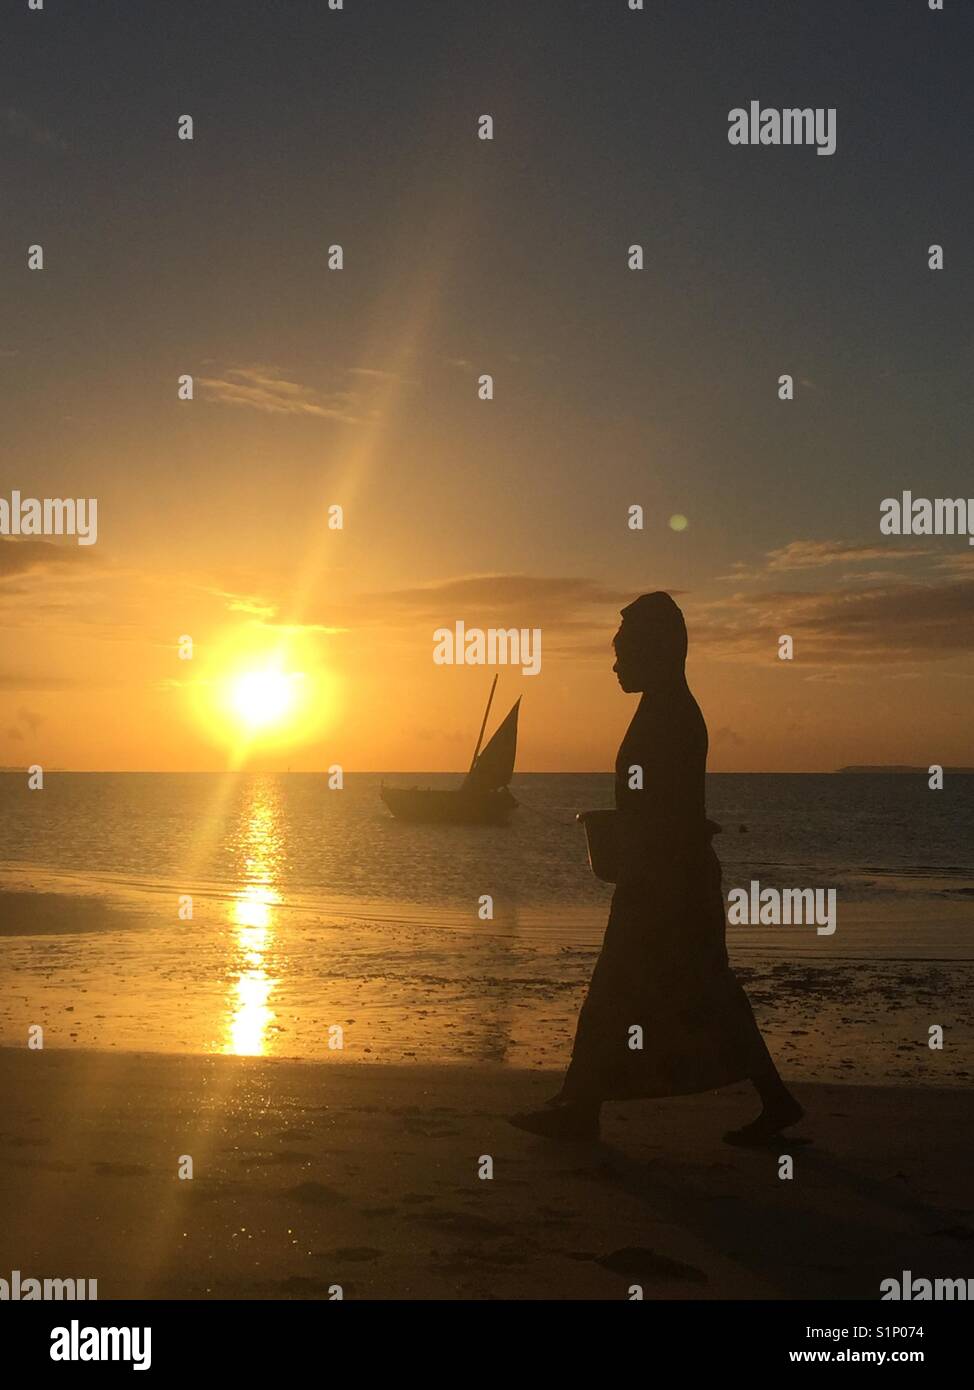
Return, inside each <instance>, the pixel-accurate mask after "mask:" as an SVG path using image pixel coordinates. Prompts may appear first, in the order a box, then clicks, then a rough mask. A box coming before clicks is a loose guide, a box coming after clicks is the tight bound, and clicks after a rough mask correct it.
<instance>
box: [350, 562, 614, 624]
mask: <svg viewBox="0 0 974 1390" xmlns="http://www.w3.org/2000/svg"><path fill="white" fill-rule="evenodd" d="M632 598H633V594H632V592H631V591H630V590H628V589H626V590H616V589H611V588H607V587H605V586H604V585H601V584H598V583H596V582H595V581H594V580H591V579H584V578H575V577H565V576H559V577H548V576H542V575H531V574H474V575H464V576H460V577H457V578H454V579H447V580H443V581H440V582H439V583H435V584H424V585H419V586H417V587H415V588H410V589H390V590H387V591H385V592H384V593H372V594H366V595H363V596H362V598H361V599H360V600H359V601H358V605H359V608H360V611H361V613H362V614H363V616H364V615H366V614H367V615H369V616H370V617H371V619H372V620H373V621H376V620H387V621H388V620H391V621H397V620H398V621H399V622H403V621H410V622H421V621H428V622H435V623H437V624H439V623H447V624H449V623H451V622H454V621H456V620H457V619H460V618H462V619H463V620H464V621H465V622H468V623H470V624H471V625H474V624H476V625H480V626H486V625H492V624H494V623H501V622H505V621H506V622H510V623H518V624H519V625H526V624H530V625H531V626H536V625H538V624H541V623H545V622H547V623H552V624H555V623H559V622H561V623H565V622H570V621H572V620H573V619H578V618H579V617H580V616H581V615H582V614H583V612H584V611H585V610H587V609H592V608H604V607H606V606H612V607H614V608H616V609H618V608H619V607H621V605H622V604H624V603H627V602H629V601H630V600H631V599H632ZM590 622H591V618H590V619H589V620H588V623H590ZM586 625H588V624H586Z"/></svg>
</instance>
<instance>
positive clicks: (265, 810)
mask: <svg viewBox="0 0 974 1390" xmlns="http://www.w3.org/2000/svg"><path fill="white" fill-rule="evenodd" d="M282 823H283V816H282V812H281V807H280V792H279V789H278V787H277V785H276V783H274V782H272V781H262V782H258V783H256V784H255V786H254V789H253V798H252V800H251V803H250V806H249V808H248V810H247V812H246V819H245V822H244V825H243V828H242V835H241V845H240V847H241V850H242V853H243V861H244V862H243V874H244V878H245V880H246V883H245V886H244V887H243V888H241V889H240V890H239V891H238V892H237V893H236V894H235V895H234V901H233V905H232V913H231V928H232V933H233V936H232V940H233V954H232V956H231V960H230V965H229V972H230V974H231V976H233V975H235V976H236V979H235V981H234V984H233V988H232V990H231V992H230V995H229V997H228V1000H227V1021H226V1032H227V1038H226V1042H225V1045H224V1049H223V1050H224V1052H227V1053H231V1054H233V1055H235V1056H238V1057H261V1056H263V1055H264V1054H265V1053H266V1052H267V1048H268V1037H267V1035H268V1031H269V1029H270V1028H271V1026H272V1025H273V1023H274V1019H275V1017H276V1015H275V1013H274V1011H273V1009H272V1008H271V1007H270V999H271V995H272V993H273V991H274V987H275V986H276V985H277V984H278V981H277V979H275V978H273V977H272V976H271V975H270V973H269V971H268V968H267V967H268V961H269V959H270V957H271V953H272V951H273V946H274V940H275V931H274V909H275V907H277V905H278V904H279V903H280V901H281V895H280V893H279V892H278V891H277V888H276V887H275V883H276V881H277V876H278V865H279V861H280V857H281V851H282V845H283V835H282Z"/></svg>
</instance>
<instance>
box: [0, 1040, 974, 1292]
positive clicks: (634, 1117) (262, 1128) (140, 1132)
mask: <svg viewBox="0 0 974 1390" xmlns="http://www.w3.org/2000/svg"><path fill="white" fill-rule="evenodd" d="M0 1076H2V1081H3V1091H4V1095H5V1097H6V1104H5V1109H4V1118H3V1125H2V1142H0V1164H2V1174H0V1183H2V1186H3V1190H4V1193H5V1197H6V1200H5V1208H6V1213H7V1216H6V1219H5V1222H4V1229H3V1234H2V1236H0V1272H3V1274H4V1277H9V1272H10V1271H12V1270H15V1269H19V1270H20V1271H21V1275H22V1276H23V1277H26V1276H28V1275H31V1276H34V1277H39V1278H43V1277H75V1278H82V1277H84V1278H88V1279H91V1278H96V1279H97V1280H98V1295H99V1298H100V1299H112V1298H125V1297H135V1298H252V1299H266V1298H292V1299H293V1298H298V1299H319V1298H328V1297H329V1296H330V1294H329V1290H331V1289H332V1288H333V1286H335V1285H340V1286H341V1289H342V1292H343V1295H344V1297H346V1298H356V1299H369V1298H376V1299H505V1298H516V1299H544V1298H551V1297H556V1298H564V1299H609V1300H611V1299H625V1298H627V1297H629V1296H630V1295H629V1289H630V1287H631V1286H632V1285H633V1284H639V1285H641V1286H642V1288H643V1291H644V1296H645V1297H646V1298H689V1299H714V1298H780V1299H789V1298H798V1297H811V1298H850V1297H863V1298H878V1297H879V1283H880V1280H881V1279H882V1278H885V1277H890V1276H897V1275H899V1273H900V1271H902V1270H903V1269H910V1270H913V1271H914V1273H916V1274H929V1275H937V1276H950V1277H970V1276H971V1275H972V1274H974V1257H972V1245H971V1238H972V1235H974V1203H972V1200H971V1196H970V1184H969V1178H968V1173H969V1156H970V1150H971V1144H972V1140H974V1116H972V1114H971V1108H970V1104H969V1101H968V1099H967V1097H966V1095H965V1094H964V1092H963V1091H961V1090H958V1089H933V1088H929V1089H922V1090H921V1089H905V1088H898V1087H864V1086H853V1085H849V1086H842V1085H823V1084H817V1085H816V1084H807V1085H803V1086H799V1087H798V1094H799V1096H800V1098H801V1100H802V1101H803V1103H804V1105H805V1106H806V1110H807V1118H806V1120H805V1121H803V1122H802V1124H801V1125H799V1126H798V1127H797V1129H796V1131H795V1133H794V1135H793V1136H791V1137H789V1138H788V1139H787V1140H785V1141H783V1142H781V1143H780V1144H778V1145H776V1146H775V1147H774V1149H773V1150H767V1151H760V1152H742V1151H738V1150H734V1149H730V1148H728V1147H726V1146H725V1145H723V1144H722V1143H721V1138H720V1136H721V1134H722V1132H723V1131H724V1130H725V1129H726V1128H728V1127H729V1126H730V1125H731V1124H735V1123H738V1122H739V1121H740V1120H741V1119H742V1118H744V1117H746V1116H747V1115H748V1114H749V1113H750V1111H751V1109H752V1107H753V1100H752V1098H751V1097H750V1096H748V1095H746V1093H745V1088H743V1087H733V1088H729V1089H728V1090H726V1091H724V1092H720V1093H716V1094H709V1095H702V1096H694V1097H690V1098H686V1099H681V1100H670V1101H665V1102H643V1103H639V1104H626V1105H614V1106H611V1107H609V1108H608V1110H607V1115H606V1124H605V1129H604V1135H603V1142H602V1143H601V1144H598V1145H596V1144H570V1145H564V1146H555V1145H552V1144H549V1143H547V1142H546V1141H542V1140H537V1139H533V1138H531V1137H530V1136H528V1135H525V1134H522V1133H520V1132H518V1131H516V1130H514V1129H512V1128H511V1127H510V1126H508V1125H507V1124H506V1122H505V1118H504V1117H505V1115H506V1114H507V1113H509V1112H510V1111H512V1110H514V1109H517V1108H520V1107H524V1106H528V1105H530V1104H532V1103H535V1102H537V1101H540V1100H542V1099H544V1098H545V1097H547V1096H548V1095H549V1094H550V1093H551V1092H552V1091H553V1090H554V1089H555V1088H556V1085H557V1078H556V1077H555V1076H554V1075H551V1074H545V1073H538V1072H526V1071H520V1070H516V1069H514V1068H509V1067H508V1068H505V1067H500V1066H489V1065H482V1066H478V1067H420V1066H412V1067H399V1066H386V1065H381V1064H371V1065H356V1064H353V1063H349V1062H346V1061H337V1062H334V1063H320V1064H315V1063H297V1062H284V1061H275V1060H267V1059H251V1058H233V1057H219V1058H191V1057H165V1056H154V1055H135V1054H125V1055H120V1054H106V1053H97V1052H84V1051H81V1050H75V1051H70V1052H56V1051H51V1050H46V1051H38V1052H30V1051H28V1050H27V1049H26V1048H19V1049H14V1048H4V1049H0ZM932 1134H935V1135H936V1136H937V1138H936V1142H930V1141H929V1139H928V1137H927V1136H930V1135H932ZM784 1153H788V1154H790V1155H791V1156H792V1158H793V1159H794V1178H793V1179H792V1180H790V1181H783V1180H782V1179H780V1178H779V1176H778V1160H779V1155H780V1154H784ZM186 1155H189V1156H191V1157H192V1160H193V1170H194V1176H193V1177H192V1179H189V1180H186V1179H183V1180H181V1179H180V1178H179V1177H178V1176H177V1171H178V1167H179V1164H180V1161H181V1159H183V1158H184V1156H186ZM485 1156H489V1157H490V1158H491V1159H492V1161H493V1177H492V1178H490V1179H484V1178H481V1177H480V1176H479V1171H480V1170H481V1168H482V1166H483V1158H484V1157H485ZM184 1166H185V1164H184Z"/></svg>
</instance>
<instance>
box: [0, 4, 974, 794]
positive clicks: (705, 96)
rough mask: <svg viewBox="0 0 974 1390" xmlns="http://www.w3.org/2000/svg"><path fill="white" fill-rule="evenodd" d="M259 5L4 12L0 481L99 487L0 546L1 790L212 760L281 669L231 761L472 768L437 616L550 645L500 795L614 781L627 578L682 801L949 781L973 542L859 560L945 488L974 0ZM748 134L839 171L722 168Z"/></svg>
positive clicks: (216, 761)
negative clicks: (648, 599) (675, 658)
mask: <svg viewBox="0 0 974 1390" xmlns="http://www.w3.org/2000/svg"><path fill="white" fill-rule="evenodd" d="M745 11H746V21H745V20H743V19H742V14H743V13H744V12H745ZM282 15H283V10H282V9H281V7H278V8H277V10H276V12H275V13H273V14H268V12H267V9H266V7H265V6H263V5H261V4H259V3H245V2H244V0H235V3H232V4H231V3H226V2H225V0H208V3H206V4H200V3H199V0H167V3H166V4H165V5H155V6H150V5H142V4H138V5H136V4H132V3H130V0H126V3H111V0H100V2H99V4H98V5H97V6H88V5H67V4H62V3H59V0H49V3H48V4H47V5H46V6H45V9H44V11H43V12H29V11H28V10H27V8H26V5H22V6H20V7H19V8H16V9H15V7H14V6H12V5H11V6H8V7H6V9H5V12H4V18H3V21H2V35H0V37H2V42H3V46H4V50H5V54H6V58H7V79H6V81H5V84H4V86H5V94H4V97H3V98H2V99H0V103H2V104H0V137H2V151H3V160H2V182H3V189H4V194H3V201H4V219H3V227H2V232H0V294H2V303H3V306H4V308H3V315H2V320H0V399H2V405H3V421H4V429H3V454H2V458H3V464H2V469H0V495H3V496H6V497H9V496H10V493H11V491H12V490H13V489H19V490H20V492H21V493H22V494H24V495H25V496H36V497H64V496H73V497H96V498H97V499H98V542H97V544H96V545H94V546H89V547H82V546H78V545H76V544H75V543H74V542H73V541H71V540H70V539H58V540H54V541H47V540H11V539H0V764H6V765H14V766H24V765H26V764H28V763H34V762H40V763H42V764H44V765H47V766H60V767H65V768H77V769H122V770H124V769H159V770H170V769H171V770H178V769H205V768H220V767H223V766H226V765H227V762H228V760H231V761H232V760H233V759H234V758H237V759H238V760H239V758H240V757H241V750H240V743H241V738H242V730H241V727H240V725H239V723H235V722H234V717H233V715H232V714H231V713H224V714H222V715H221V712H220V711H221V710H223V709H224V706H223V705H222V704H221V703H220V701H221V700H222V698H223V693H222V692H223V684H225V682H226V680H227V678H228V677H229V676H230V675H234V674H237V673H239V672H246V671H248V670H260V669H263V666H264V664H265V663H266V662H267V661H268V660H271V659H274V660H277V661H279V662H281V663H283V665H284V667H285V669H286V670H287V672H288V673H289V674H292V675H296V676H299V677H300V681H301V686H300V689H301V698H302V700H303V701H304V706H305V708H304V713H303V714H302V717H301V718H300V719H298V720H295V721H294V722H293V724H292V725H291V726H290V727H288V726H287V721H285V723H284V724H283V725H282V726H281V727H280V728H278V729H277V730H276V731H275V732H276V737H275V738H274V739H270V740H264V741H262V740H261V739H260V738H257V739H256V740H255V741H254V743H253V745H252V748H251V756H250V758H249V765H251V766H254V767H267V768H279V767H288V766H290V767H292V768H294V769H296V770H297V769H301V770H307V771H312V770H316V769H321V768H323V767H326V766H327V765H329V764H331V763H335V762H338V763H341V764H342V765H343V766H345V767H346V768H348V769H350V770H357V769H363V770H364V769H368V770H379V769H413V768H415V769H427V770H445V769H453V768H460V767H463V766H465V765H466V763H467V761H468V760H469V755H470V751H471V744H472V742H473V739H474V737H475V736H476V731H477V727H478V724H479V719H480V714H481V711H482V705H483V701H484V699H485V697H486V694H487V690H488V688H489V684H490V679H491V674H492V673H491V672H490V671H489V670H487V669H485V668H479V669H478V668H450V667H440V666H436V665H434V663H433V660H432V652H433V631H434V629H435V628H438V627H441V626H450V627H452V626H453V624H454V623H455V622H456V621H457V620H458V619H462V620H463V621H464V622H465V623H466V624H467V625H468V626H479V627H488V626H504V627H508V626H519V627H530V628H535V627H540V628H541V630H542V651H543V664H542V671H541V674H540V675H538V676H537V677H522V676H521V674H520V672H517V671H511V670H504V669H502V670H501V675H500V682H499V690H498V697H497V705H496V706H495V716H496V717H497V718H499V717H500V716H501V715H502V713H504V712H505V711H506V709H507V707H508V706H509V705H510V704H511V703H512V702H513V701H514V699H516V698H517V696H518V695H523V697H524V699H523V705H522V712H521V744H520V754H519V760H518V766H519V768H520V770H522V771H531V770H537V771H549V770H550V771H559V770H564V771H568V770H590V769H591V770H594V769H601V768H608V767H610V766H611V763H612V759H613V756H614V752H615V748H616V746H617V744H618V741H619V738H620V736H621V733H622V731H623V729H624V726H625V723H626V720H627V718H628V715H629V713H630V711H631V707H632V699H631V697H626V696H624V695H622V694H621V693H620V692H619V690H618V688H617V686H616V683H615V679H614V677H613V675H612V673H611V669H610V667H611V663H612V656H611V651H610V641H611V637H612V634H613V632H614V630H615V627H616V624H617V614H618V609H619V608H620V607H621V606H623V604H625V603H627V602H629V601H630V600H631V599H632V598H633V597H634V596H635V595H636V594H637V593H639V592H642V591H644V590H649V589H658V588H659V589H666V590H669V591H670V592H671V593H673V594H674V596H675V597H677V601H678V602H679V603H680V604H681V605H682V606H683V607H684V609H685V612H686V615H687V620H688V625H689V628H690V641H691V660H690V665H689V671H690V678H691V684H692V686H693V688H694V691H695V693H696V694H697V697H698V699H699V701H700V704H701V706H702V708H703V711H704V714H705V716H706V718H707V721H708V725H709V728H710V734H711V759H710V766H711V768H712V770H715V771H738V770H741V771H749V770H753V771H763V770H767V771H779V770H780V771H802V770H809V771H819V770H829V769H831V768H833V767H836V766H838V765H841V764H845V763H880V762H911V763H920V764H924V765H926V764H928V763H932V762H940V763H945V764H949V763H974V741H972V738H971V703H972V691H974V687H972V676H974V661H972V648H974V568H972V566H974V547H971V546H970V545H969V544H968V543H967V539H966V537H964V536H959V537H945V538H923V537H919V538H918V537H913V538H909V537H904V538H897V537H893V538H891V537H885V536H881V535H880V532H879V515H880V503H881V501H882V500H883V499H884V498H886V497H889V496H897V495H899V494H900V493H901V492H902V491H903V490H904V489H909V490H911V491H912V492H913V493H914V494H915V495H917V496H921V495H922V496H928V497H967V496H974V486H972V476H974V475H972V466H971V464H972V460H971V437H972V396H974V392H972V381H974V354H972V350H971V348H972V339H971V307H972V303H974V297H972V290H974V273H972V268H971V225H972V214H974V193H972V181H971V176H970V171H971V167H972V165H971V153H972V152H971V131H972V129H974V119H972V118H974V96H972V89H971V84H970V82H969V72H968V68H969V53H970V51H971V49H970V43H971V39H972V38H974V32H972V30H974V23H972V18H971V12H970V9H969V7H965V6H962V5H960V4H954V5H952V4H950V3H949V0H948V4H947V6H946V10H945V12H944V13H943V14H939V13H931V12H930V11H929V10H928V8H927V5H926V3H925V0H922V2H921V0H882V2H881V3H880V2H879V0H876V3H872V0H856V3H855V4H854V5H851V4H849V3H848V2H847V0H842V2H841V3H839V0H834V2H833V0H806V2H805V3H788V4H782V3H781V0H774V3H765V0H748V4H747V6H746V7H740V6H735V5H729V4H724V5H718V4H712V3H708V4H704V3H703V2H702V0H687V2H686V3H683V4H675V3H657V0H648V3H647V6H646V11H645V12H643V13H641V14H640V13H630V12H629V11H628V9H627V6H626V3H625V0H592V3H584V0H574V3H570V2H569V0H563V3H554V0H531V3H530V4H528V3H525V0H516V2H515V0H492V2H491V3H489V4H488V3H484V4H482V5H473V4H463V5H458V4H454V3H447V2H446V0H442V2H441V3H440V2H436V0H434V2H433V3H423V4H420V3H411V0H345V8H344V10H343V11H342V12H339V13H335V12H329V11H328V9H327V6H326V4H325V0H290V3H289V5H288V6H287V16H286V18H283V17H282ZM877 33H881V34H882V35H883V38H882V42H877ZM39 34H40V35H43V40H42V41H39V40H38V35H39ZM752 99H756V100H760V101H761V102H762V103H763V104H764V105H766V106H778V107H781V106H793V105H794V106H812V107H835V108H836V111H837V149H836V153H835V154H834V155H833V156H831V157H828V158H821V157H817V156H816V153H815V150H814V149H809V148H790V149H784V148H777V149H776V148H735V147H732V146H730V145H729V144H728V141H727V115H728V111H729V110H730V109H731V108H733V107H737V106H746V105H747V103H748V102H749V101H750V100H752ZM184 113H187V114H190V115H192V116H193V119H194V124H195V130H194V139H193V140H192V142H188V141H181V140H179V139H177V134H176V132H177V120H178V118H179V117H180V116H181V115H182V114H184ZM484 113H487V114H490V115H492V116H493V119H494V122H495V138H494V140H493V141H492V142H486V141H481V140H479V139H478V138H477V121H478V118H479V117H480V116H481V114H484ZM36 243H40V244H42V245H43V248H44V260H45V265H44V269H43V271H29V270H28V269H27V265H26V257H27V247H28V246H30V245H32V244H36ZM332 243H340V244H341V245H342V246H343V248H344V254H345V268H344V269H343V270H341V271H329V270H328V268H327V248H328V246H329V245H330V244H332ZM632 243H640V244H642V245H643V247H644V249H645V256H646V268H645V269H644V270H643V271H641V272H635V271H631V270H629V269H628V267H627V249H628V247H629V246H630V245H631V244H632ZM931 243H940V244H942V245H943V246H944V248H945V269H944V270H943V271H939V272H933V271H931V270H929V269H928V266H927V247H928V246H929V245H930V244H931ZM184 373H188V374H191V375H192V376H193V377H194V380H195V399H194V400H193V401H192V402H188V401H180V400H178V399H177V394H176V393H177V380H178V378H179V377H180V375H182V374H184ZM481 373H491V374H492V375H493V377H494V383H495V399H493V400H492V401H487V402H485V401H481V400H479V399H478V394H477V379H478V377H479V375H480V374H481ZM782 373H791V374H792V375H793V376H794V378H795V381H796V383H797V394H796V399H795V400H794V401H793V402H787V403H786V402H782V401H780V400H779V399H778V395H777V381H778V377H779V375H780V374H782ZM333 504H339V505H341V506H342V507H343V508H344V513H345V528H344V530H343V531H335V530H331V529H329V527H328V508H329V506H331V505H333ZM633 504H640V505H641V506H642V507H643V508H644V509H645V529H644V530H643V531H642V532H639V531H635V532H634V531H631V530H630V529H629V528H628V525H627V516H628V509H629V507H630V506H632V505H633ZM677 514H679V515H683V516H685V517H686V518H687V520H688V525H687V528H686V529H685V530H683V531H675V530H673V529H671V528H670V526H669V524H668V523H669V519H670V518H671V517H672V516H674V515H677ZM785 633H787V634H791V635H792V636H793V637H794V640H795V659H794V661H792V662H783V661H780V660H779V659H778V637H779V635H780V634H785ZM184 634H186V635H189V636H191V637H192V639H193V643H194V656H193V660H192V661H181V660H180V659H179V654H178V641H179V638H180V637H181V636H182V635H184ZM285 735H286V737H285Z"/></svg>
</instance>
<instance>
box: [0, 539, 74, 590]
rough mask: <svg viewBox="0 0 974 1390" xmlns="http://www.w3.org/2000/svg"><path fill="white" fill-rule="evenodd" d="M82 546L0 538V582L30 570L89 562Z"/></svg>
mask: <svg viewBox="0 0 974 1390" xmlns="http://www.w3.org/2000/svg"><path fill="white" fill-rule="evenodd" d="M90 558H91V557H90V556H89V555H88V554H87V553H86V550H85V548H84V547H83V546H81V547H79V546H77V545H74V544H72V545H56V544H54V542H53V541H25V540H12V539H10V538H9V537H6V536H4V537H0V581H2V580H4V579H10V578H11V577H12V576H14V575H17V574H28V573H29V572H30V571H32V570H43V569H50V568H52V567H54V566H57V565H73V564H77V563H78V562H79V561H80V562H81V563H88V562H90Z"/></svg>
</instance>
